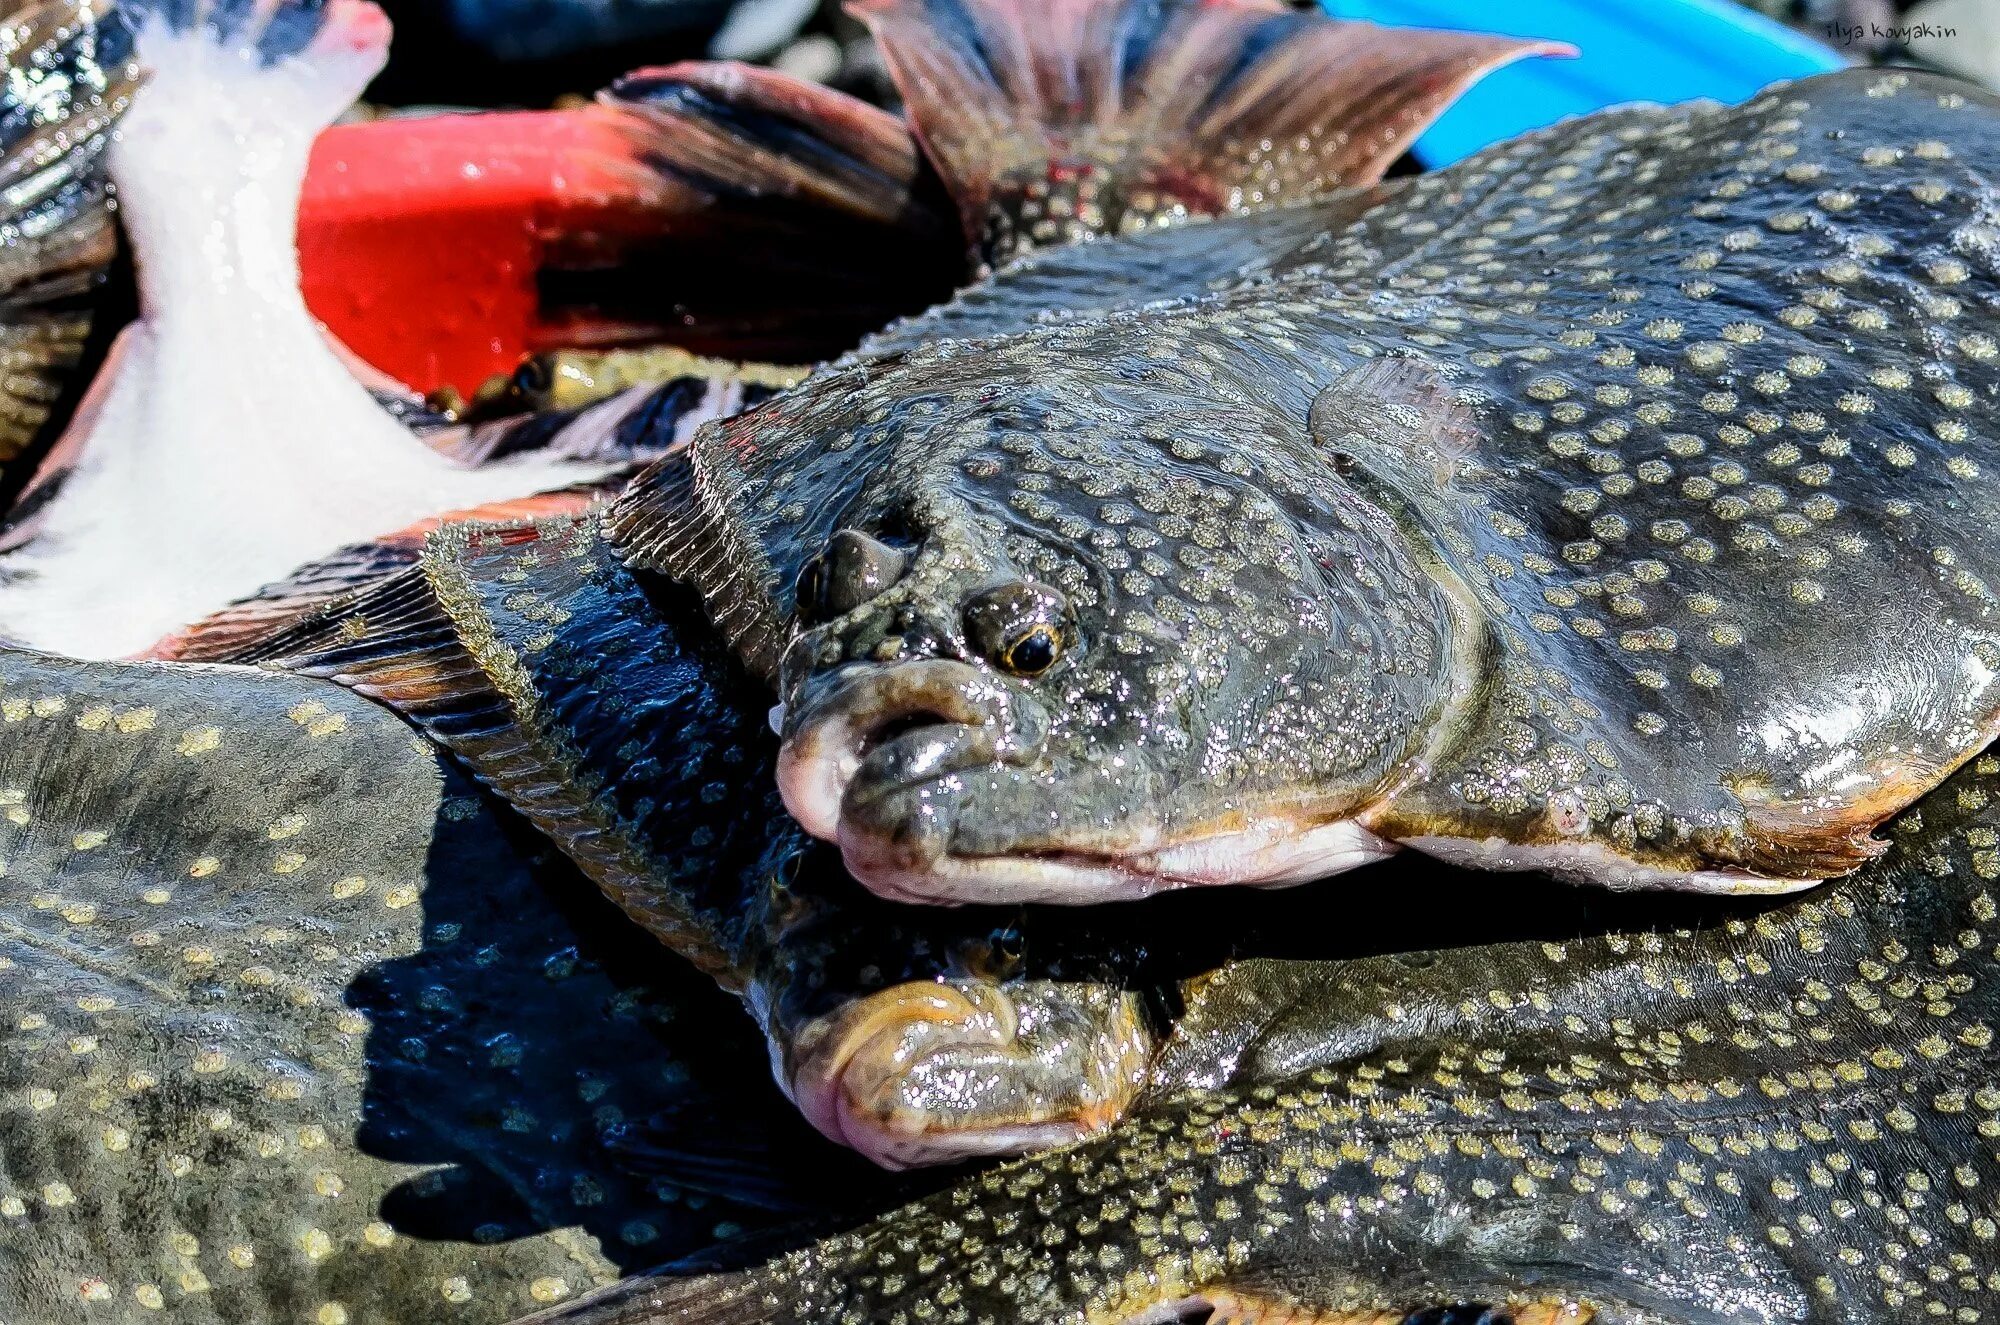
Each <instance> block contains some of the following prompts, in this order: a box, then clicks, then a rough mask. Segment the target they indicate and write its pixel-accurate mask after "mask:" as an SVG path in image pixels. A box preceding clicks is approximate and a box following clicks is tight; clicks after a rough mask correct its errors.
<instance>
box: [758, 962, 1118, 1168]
mask: <svg viewBox="0 0 2000 1325" xmlns="http://www.w3.org/2000/svg"><path fill="white" fill-rule="evenodd" d="M773 1039H774V1046H773V1052H774V1058H775V1060H776V1063H777V1074H778V1078H779V1083H780V1085H782V1086H783V1087H784V1089H785V1091H786V1093H787V1094H789V1095H790V1096H791V1097H792V1100H793V1101H794V1103H796V1104H797V1105H798V1107H799V1111H800V1112H801V1113H803V1114H804V1115H805V1117H806V1118H807V1120H808V1121H810V1122H811V1123H812V1124H813V1126H814V1127H816V1128H818V1129H819V1130H820V1131H821V1132H822V1133H824V1134H825V1135H826V1136H828V1137H830V1138H831V1139H833V1140H835V1141H837V1142H839V1143H841V1144H842V1145H845V1146H848V1147H850V1148H852V1149H854V1150H856V1151H859V1152H860V1153H861V1154H863V1155H866V1156H867V1157H868V1158H869V1159H871V1160H873V1161H874V1162H875V1163H877V1164H879V1165H881V1166H882V1167H884V1168H890V1169H906V1168H913V1167H917V1166H920V1165H928V1164H945V1163H953V1162H957V1161H960V1160H965V1159H972V1158H981V1157H990V1156H996V1155H1018V1154H1023V1153H1025V1152H1027V1151H1030V1150H1042V1149H1046V1148H1048V1147H1050V1146H1055V1145H1064V1144H1067V1143H1069V1142H1071V1141H1076V1140H1080V1139H1082V1138H1083V1137H1086V1136H1091V1135H1094V1134H1096V1133H1098V1132H1101V1131H1103V1130H1105V1129H1106V1128H1108V1127H1110V1126H1111V1125H1112V1124H1113V1123H1115V1122H1117V1121H1118V1119H1119V1118H1120V1117H1122V1116H1123V1115H1124V1113H1125V1110H1126V1109H1127V1107H1128V1106H1129V1105H1130V1104H1131V1102H1132V1100H1133V1099H1134V1098H1135V1097H1136V1096H1137V1094H1138V1092H1139V1088H1140V1086H1141V1085H1142V1084H1143V1083H1144V1081H1145V1077H1146V1071H1147V1068H1148V1066H1149V1065H1150V1063H1151V1061H1152V1054H1153V1037H1152V1034H1151V1032H1150V1031H1149V1030H1148V1029H1147V1027H1146V1023H1145V1017H1144V1013H1143V1011H1142V1009H1141V1005H1140V1001H1139V999H1138V997H1137V995H1134V994H1131V993H1127V992H1125V991H1123V990H1117V989H1112V988H1110V987H1108V986H1104V985H1088V984H1064V983H1057V982H1052V981H1026V982H1023V983H1020V984H1013V985H1008V986H1006V987H1004V988H1003V987H1001V986H999V985H994V984H991V983H987V982H982V981H978V980H957V981H950V982H945V981H937V982H931V981H912V982H910V983H907V984H900V985H893V986H891V987H890V988H888V989H884V990H880V991H878V992H876V993H874V994H871V995H869V996H868V997H866V998H862V999H857V1000H855V1001H853V1002H851V1003H848V1004H846V1005H845V1006H843V1007H841V1008H839V1009H837V1010H836V1011H834V1012H832V1013H829V1014H827V1015H826V1016H823V1017H820V1018H818V1019H816V1020H814V1021H812V1022H809V1023H807V1024H806V1025H805V1026H804V1027H803V1028H801V1029H800V1030H799V1031H798V1033H797V1034H796V1035H794V1036H791V1037H790V1038H789V1041H786V1042H780V1041H779V1037H778V1035H777V1034H776V1033H774V1036H773Z"/></svg>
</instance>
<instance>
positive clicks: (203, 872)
mask: <svg viewBox="0 0 2000 1325" xmlns="http://www.w3.org/2000/svg"><path fill="white" fill-rule="evenodd" d="M221 868H222V862H221V861H219V860H217V859H216V858H215V857H214V856H202V857H200V858H198V859H197V860H196V861H195V862H194V864H192V865H190V866H188V874H189V876H190V877H192V878H196V879H205V878H207V877H208V876H209V875H211V874H213V873H215V872H216V871H217V870H219V869H221Z"/></svg>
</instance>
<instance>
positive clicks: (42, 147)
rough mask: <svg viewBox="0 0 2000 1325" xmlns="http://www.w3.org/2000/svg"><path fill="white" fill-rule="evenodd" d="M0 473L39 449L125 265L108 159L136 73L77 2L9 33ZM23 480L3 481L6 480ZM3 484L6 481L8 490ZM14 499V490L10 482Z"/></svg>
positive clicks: (3, 125) (0, 179) (2, 38)
mask: <svg viewBox="0 0 2000 1325" xmlns="http://www.w3.org/2000/svg"><path fill="white" fill-rule="evenodd" d="M0 43H4V45H0V49H4V51H5V54H4V56H0V68H4V71H5V73H6V75H7V77H6V81H5V83H4V86H0V472H4V470H5V469H7V468H22V467H16V466H14V465H13V462H14V461H16V460H17V459H20V458H22V457H23V455H24V453H25V452H27V451H29V450H30V449H31V448H33V447H35V444H36V443H37V442H38V441H39V440H41V439H42V438H43V437H44V436H45V434H44V432H43V427H44V425H45V424H47V423H48V421H49V417H50V415H51V413H52V412H54V411H55V410H56V409H57V407H58V406H59V405H60V404H61V403H62V401H63V399H64V397H65V396H69V395H72V394H73V393H72V388H73V387H75V386H78V385H81V384H80V383H78V382H76V381H75V379H76V377H77V375H78V369H79V367H80V366H81V363H82V360H83V357H84V353H85V346H86V343H87V341H88V339H89V335H90V328H91V321H92V313H93V309H94V306H95V304H96V303H97V296H98V294H99V291H100V289H101V287H102V286H103V284H104V281H105V273H106V272H107V271H108V270H109V268H110V265H111V262H112V260H113V258H114V257H116V255H117V251H118V238H117V232H116V230H115V228H114V227H113V225H112V223H111V206H110V203H109V201H108V199H107V196H106V186H105V179H104V172H103V168H102V157H103V155H104V150H105V148H106V146H107V145H108V143H109V142H110V130H111V127H112V125H113V124H115V123H116V122H117V120H118V117H119V116H120V115H121V114H123V113H124V110H125V107H126V106H127V104H128V103H129V102H130V101H131V97H132V91H133V89H134V87H135V86H137V83H138V71H137V69H136V67H135V66H134V65H133V64H132V62H131V60H130V58H129V46H130V43H129V42H128V41H127V40H126V39H125V34H124V32H123V30H122V29H120V28H117V27H116V26H115V25H114V26H106V25H103V24H101V23H100V22H98V21H97V20H96V18H95V17H94V16H93V15H92V14H91V12H90V10H89V9H88V7H87V6H86V5H83V4H80V3H78V2H77V0H39V3H34V4H30V5H28V6H26V7H25V8H21V9H18V10H16V11H15V12H14V13H13V14H12V15H11V16H10V17H8V18H7V20H6V21H5V24H4V27H0ZM16 477H18V475H17V474H12V473H8V474H5V479H6V480H11V479H13V478H16ZM0 481H4V480H0ZM5 486H6V487H7V488H8V489H10V490H11V489H12V488H13V487H14V486H15V484H14V483H12V482H6V483H5Z"/></svg>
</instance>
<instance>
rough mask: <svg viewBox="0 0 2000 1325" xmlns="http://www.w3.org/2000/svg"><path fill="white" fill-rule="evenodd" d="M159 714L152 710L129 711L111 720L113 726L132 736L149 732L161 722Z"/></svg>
mask: <svg viewBox="0 0 2000 1325" xmlns="http://www.w3.org/2000/svg"><path fill="white" fill-rule="evenodd" d="M159 716H160V715H159V714H158V713H155V712H154V711H153V710H152V709H150V708H136V709H127V710H125V712H123V713H121V714H119V715H118V716H117V717H116V718H113V719H112V720H111V724H112V726H114V727H116V728H117V729H118V730H119V731H121V732H124V733H125V734H126V735H128V736H130V735H132V734H134V733H136V732H149V731H151V730H153V724H154V723H155V722H156V721H158V720H159Z"/></svg>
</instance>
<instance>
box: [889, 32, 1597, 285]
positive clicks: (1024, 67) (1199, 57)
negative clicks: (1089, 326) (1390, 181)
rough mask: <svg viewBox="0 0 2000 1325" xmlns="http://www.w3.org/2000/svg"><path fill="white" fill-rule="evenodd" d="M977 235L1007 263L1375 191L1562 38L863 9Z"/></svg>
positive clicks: (990, 253)
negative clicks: (1427, 140)
mask: <svg viewBox="0 0 2000 1325" xmlns="http://www.w3.org/2000/svg"><path fill="white" fill-rule="evenodd" d="M853 9H854V12H855V13H856V15H857V16H858V17H860V18H861V19H862V20H863V21H864V22H866V23H867V24H868V25H869V27H870V28H871V29H872V30H873V31H874V33H875V39H876V41H877V42H878V43H880V45H881V47H882V50H883V54H884V56H885V57H886V58H887V60H888V64H889V71H890V73H891V75H892V76H893V77H894V78H895V80H896V86H897V89H898V90H899V91H900V92H901V93H902V95H903V100H904V102H905V103H906V104H907V106H908V110H909V114H910V117H911V119H912V120H913V121H914V122H915V125H916V130H917V134H918V137H919V138H921V139H922V141H923V144H924V148H925V150H926V151H927V152H928V153H929V155H930V158H931V161H932V162H933V164H935V165H936V167H937V169H938V172H939V173H940V174H941V175H942V176H943V177H944V181H945V186H946V187H947V188H948V189H949V190H950V191H951V194H952V197H953V199H954V200H955V201H956V202H957V204H958V208H959V215H960V219H961V220H962V222H963V223H964V226H965V231H966V235H967V237H968V238H969V239H971V240H972V241H973V242H974V243H975V244H976V245H977V246H978V248H979V250H980V252H981V254H982V256H983V257H984V258H985V259H986V260H987V261H988V262H992V263H998V262H1000V261H1002V260H1004V259H1005V258H1007V257H1009V256H1011V255H1012V254H1014V253H1018V252H1021V251H1024V250H1027V249H1033V248H1039V247H1045V246H1047V245H1050V244H1059V243H1068V242H1072V241H1075V240H1078V239H1086V238H1089V237H1090V236H1092V235H1098V234H1115V233H1122V232H1126V231H1131V230H1138V229H1144V228H1146V227H1149V226H1154V225H1160V224H1165V223H1168V222H1172V221H1175V220H1179V219H1181V218H1184V217H1188V216H1209V215H1216V214H1220V213H1225V212H1241V211H1256V210H1261V209H1263V208H1266V207H1272V206H1277V205H1280V204H1282V203H1285V202H1292V201H1298V200H1301V199H1304V198H1310V197H1314V196H1317V195H1320V194H1324V193H1328V192H1331V191H1332V190H1334V189H1337V188H1342V187H1346V186H1350V185H1364V184H1372V183H1374V182H1375V181H1376V180H1378V179H1380V178H1381V176H1382V172H1383V171H1384V170H1386V169H1387V168H1388V166H1389V164H1390V163H1391V162H1392V161H1394V160H1395V159H1396V158H1397V157H1398V156H1400V155H1401V154H1402V153H1403V151H1404V150H1405V148H1407V147H1408V146H1409V144H1410V143H1411V142H1412V141H1414V140H1415V138H1416V136H1417V135H1418V134H1419V133H1421V132H1422V131H1423V130H1424V129H1425V128H1426V127H1427V126H1428V125H1429V124H1430V123H1431V121H1432V120H1434V119H1436V118H1437V116H1438V115H1439V114H1441V113H1442V112H1443V111H1444V109H1445V108H1446V107H1447V106H1449V105H1450V104H1451V103H1452V102H1453V101H1454V100H1456V99H1457V98H1458V96H1459V94H1460V93H1462V92H1464V91H1465V89H1466V88H1468V87H1470V86H1471V85H1472V84H1473V83H1475V82H1477V81H1478V80H1479V79H1480V78H1481V77H1483V76H1484V75H1485V74H1487V73H1489V72H1491V71H1492V70H1493V69H1496V68H1498V67H1499V66H1501V65H1504V64H1507V63H1509V62H1511V61H1513V60H1517V59H1520V58H1522V57H1523V56H1526V55H1531V54H1561V53H1565V52H1566V51H1567V50H1568V48H1567V47H1563V46H1560V45H1558V44H1556V43H1551V42H1544V41H1531V40H1524V39H1521V38H1515V37H1497V36H1486V35H1482V34H1477V33H1462V32H1436V31H1429V30H1426V29H1421V28H1382V27H1377V26H1375V25H1373V24H1369V23H1348V22H1340V21H1337V20H1333V19H1327V18H1323V17H1320V16H1319V15H1317V14H1309V13H1305V12H1302V11H1299V10H1292V9H1287V8H1285V7H1283V6H1282V5H1279V4H1278V3H1276V0H855V3H854V5H853Z"/></svg>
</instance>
